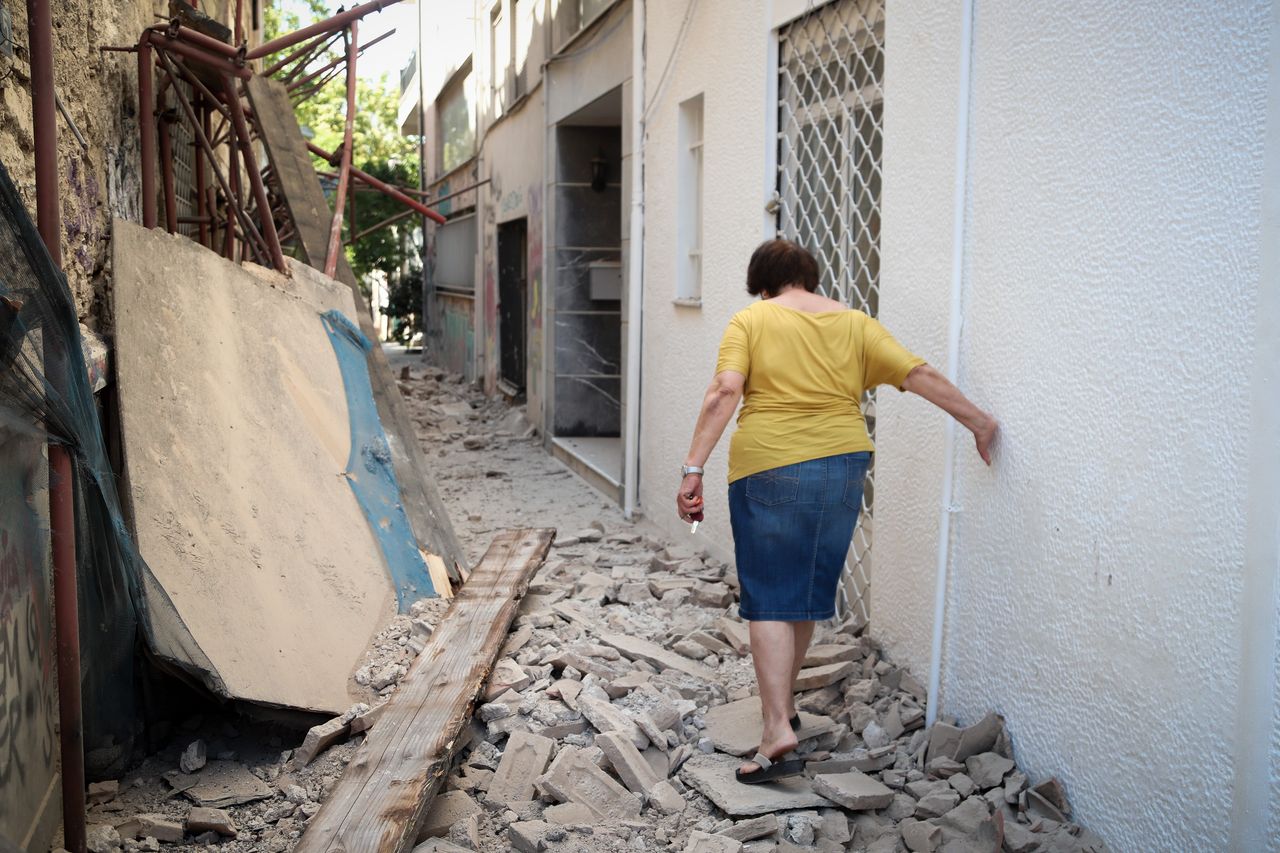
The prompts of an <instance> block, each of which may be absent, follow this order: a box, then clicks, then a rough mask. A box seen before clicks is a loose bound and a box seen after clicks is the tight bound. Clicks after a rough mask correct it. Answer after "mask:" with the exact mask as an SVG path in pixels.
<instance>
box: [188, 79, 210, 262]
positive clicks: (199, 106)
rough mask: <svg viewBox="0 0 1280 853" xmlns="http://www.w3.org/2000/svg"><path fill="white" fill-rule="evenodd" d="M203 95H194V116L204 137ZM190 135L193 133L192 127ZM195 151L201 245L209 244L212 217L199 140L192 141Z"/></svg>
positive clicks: (205, 113) (206, 116)
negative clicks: (206, 195)
mask: <svg viewBox="0 0 1280 853" xmlns="http://www.w3.org/2000/svg"><path fill="white" fill-rule="evenodd" d="M204 101H205V99H204V96H203V95H197V96H196V103H195V108H196V118H197V120H198V121H199V122H200V129H201V131H203V133H204V135H205V138H206V139H207V138H208V137H209V110H208V108H207V107H205V105H204ZM192 135H193V136H194V135H195V130H194V128H193V129H192ZM193 144H194V146H195V151H193V152H192V158H191V159H192V161H193V163H194V164H195V171H196V218H198V219H199V220H200V228H199V230H198V232H197V234H198V236H199V238H200V245H201V246H208V245H209V223H210V222H211V221H212V218H211V217H210V216H209V209H208V199H207V198H206V197H205V194H206V193H207V192H208V189H209V186H208V182H207V181H206V180H205V175H204V149H203V148H201V147H200V143H199V142H195V143H193Z"/></svg>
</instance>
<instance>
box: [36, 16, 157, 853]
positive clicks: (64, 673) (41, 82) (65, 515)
mask: <svg viewBox="0 0 1280 853" xmlns="http://www.w3.org/2000/svg"><path fill="white" fill-rule="evenodd" d="M27 39H28V41H27V48H28V53H29V55H30V61H31V118H32V126H33V136H34V141H35V160H36V224H37V227H38V228H39V230H40V237H41V239H43V240H44V245H45V248H46V249H47V250H48V252H49V257H50V258H51V259H52V260H53V263H54V265H55V266H58V267H61V266H62V243H61V240H62V236H61V235H62V221H61V220H62V216H61V212H60V210H59V203H60V201H59V188H58V186H59V184H58V115H57V103H56V100H55V98H56V95H55V93H54V92H55V90H54V81H53V15H52V13H51V12H50V10H49V0H27ZM146 103H149V101H148V102H146ZM44 352H45V370H46V375H47V376H49V377H50V378H51V379H52V381H53V383H54V385H55V388H56V387H57V386H58V385H59V384H61V385H62V386H63V390H65V380H66V374H67V370H68V369H69V365H68V364H67V361H66V353H65V352H62V351H61V350H59V349H58V348H57V346H56V344H55V339H54V336H53V335H46V336H45V338H44ZM49 539H50V541H51V544H52V550H53V618H54V624H55V626H56V631H57V647H58V739H59V748H60V752H61V760H62V768H61V769H62V826H63V837H64V840H63V845H64V846H65V847H66V848H67V850H69V851H71V853H85V849H86V834H85V807H84V791H85V787H84V727H83V723H84V721H83V717H82V708H81V697H80V613H79V604H78V599H77V595H78V591H77V588H76V587H77V580H78V579H77V578H76V516H75V492H74V489H73V483H72V474H71V456H70V454H69V453H68V451H67V449H66V447H64V446H62V445H60V444H54V443H50V444H49Z"/></svg>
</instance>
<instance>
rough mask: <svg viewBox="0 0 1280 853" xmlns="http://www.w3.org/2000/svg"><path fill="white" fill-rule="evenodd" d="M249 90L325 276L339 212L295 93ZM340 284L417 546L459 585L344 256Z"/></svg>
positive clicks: (443, 516) (401, 408)
mask: <svg viewBox="0 0 1280 853" xmlns="http://www.w3.org/2000/svg"><path fill="white" fill-rule="evenodd" d="M248 90H249V100H250V101H251V102H252V104H253V113H254V118H255V121H256V123H257V126H258V128H259V129H260V130H261V132H262V144H263V146H264V147H265V148H266V149H267V159H268V160H269V161H270V162H271V165H272V167H273V168H274V169H275V172H276V176H277V179H278V184H279V188H280V190H281V193H282V194H283V195H284V202H285V206H286V207H287V208H288V210H289V216H290V217H291V218H292V219H293V222H294V226H295V228H296V230H297V234H298V244H299V247H300V248H301V250H302V252H301V256H302V262H303V263H305V264H306V265H307V266H310V267H312V268H314V269H317V270H323V269H324V257H325V252H326V251H328V246H329V224H330V222H331V221H332V218H333V212H332V211H331V210H330V209H329V202H328V201H327V200H326V199H325V197H324V191H323V190H322V189H321V187H320V176H319V175H317V174H316V170H315V166H314V165H313V164H312V161H311V154H310V153H309V152H308V151H307V141H306V139H305V138H304V137H303V136H302V130H301V128H299V127H298V120H297V118H296V117H295V116H294V114H293V107H292V106H291V105H290V103H289V93H288V91H287V90H286V89H285V87H284V84H283V83H281V82H280V81H278V80H272V79H270V78H266V77H261V76H258V75H254V76H253V77H252V78H251V79H250V80H249V82H248ZM337 279H338V281H340V282H342V283H343V284H345V285H347V287H349V288H351V295H352V297H354V299H355V303H356V318H357V320H358V321H359V323H360V331H362V332H364V335H365V337H367V338H368V339H369V340H371V341H374V342H375V345H374V347H373V351H372V352H370V353H369V381H370V383H371V384H372V385H373V399H374V402H376V403H377V405H378V418H379V419H380V420H381V421H382V428H383V429H384V430H385V431H386V433H387V442H388V443H389V444H390V445H391V460H392V464H393V466H394V468H395V472H396V480H397V481H398V482H399V483H400V492H401V497H402V500H403V501H404V509H405V513H406V514H407V515H408V516H409V523H410V524H411V525H412V526H413V531H414V533H415V534H417V537H418V544H419V546H420V547H421V548H422V549H423V550H424V551H429V552H431V553H433V554H439V555H441V556H442V557H443V558H444V561H445V564H446V565H447V567H448V569H449V574H450V576H451V577H453V578H454V579H455V580H461V579H462V576H463V574H465V572H466V569H467V555H466V551H465V550H464V549H463V547H462V544H461V543H460V542H459V541H458V537H457V534H455V533H454V530H453V524H452V523H451V522H450V521H449V515H448V513H447V512H445V509H444V504H443V503H441V502H440V496H439V494H438V493H437V492H436V488H435V485H434V481H433V480H431V479H429V478H428V476H427V475H428V472H429V469H428V467H427V462H426V459H425V458H424V457H423V454H422V448H421V447H420V446H419V445H418V440H417V436H416V434H415V433H414V429H413V421H412V420H411V419H410V418H409V412H408V410H407V409H406V407H405V405H404V400H403V399H402V398H401V397H400V388H399V386H397V385H396V381H395V377H394V376H393V375H392V374H391V365H390V364H388V363H387V356H386V354H385V353H383V351H382V347H380V346H377V345H376V341H377V340H378V333H377V330H376V329H375V328H374V326H373V315H372V312H370V310H369V303H368V301H367V300H366V299H365V297H364V294H363V293H361V292H360V287H359V285H358V284H357V283H356V277H355V273H353V272H352V271H351V267H350V266H349V265H348V264H347V258H346V255H345V254H344V253H341V252H340V253H339V254H338V272H337Z"/></svg>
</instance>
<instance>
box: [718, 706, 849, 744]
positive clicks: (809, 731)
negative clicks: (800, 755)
mask: <svg viewBox="0 0 1280 853" xmlns="http://www.w3.org/2000/svg"><path fill="white" fill-rule="evenodd" d="M704 719H705V720H706V723H707V728H706V733H707V737H709V738H711V742H712V743H713V744H714V745H715V748H716V749H718V750H720V751H721V752H727V753H729V754H730V755H752V754H754V753H755V751H756V748H757V747H759V746H760V733H761V732H762V731H763V730H764V720H763V719H762V718H761V716H760V698H759V697H758V696H748V697H747V698H745V699H739V700H738V701H736V702H729V703H727V704H725V705H717V706H716V707H714V708H712V709H711V710H709V711H707V713H706V715H705V717H704ZM835 727H836V723H835V721H834V720H832V719H831V718H829V717H819V716H817V715H815V714H810V713H807V712H805V711H801V712H800V729H799V730H798V731H797V732H796V737H797V738H798V739H799V740H800V741H802V742H803V741H805V740H808V739H809V738H814V737H818V736H819V735H823V734H826V733H827V732H830V731H832V730H834V729H835Z"/></svg>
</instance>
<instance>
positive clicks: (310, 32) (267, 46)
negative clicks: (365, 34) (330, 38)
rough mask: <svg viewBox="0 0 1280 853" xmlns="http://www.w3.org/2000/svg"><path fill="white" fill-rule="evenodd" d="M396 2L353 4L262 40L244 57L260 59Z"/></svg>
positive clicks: (383, 1)
mask: <svg viewBox="0 0 1280 853" xmlns="http://www.w3.org/2000/svg"><path fill="white" fill-rule="evenodd" d="M398 2H400V0H371V2H369V3H361V4H360V5H359V6H353V7H351V8H350V9H348V10H347V11H345V12H339V13H338V14H337V15H334V16H333V17H332V18H326V19H325V20H323V21H317V22H316V23H314V24H310V25H309V26H305V27H303V28H301V29H298V30H294V31H293V32H291V33H286V34H285V35H282V36H280V37H279V38H274V39H272V40H271V41H269V42H264V43H263V44H260V45H258V46H257V47H255V48H254V49H253V50H251V51H249V52H248V53H247V54H245V58H246V59H261V58H262V57H264V56H269V55H271V54H273V53H278V52H279V51H282V50H284V49H285V48H289V47H293V46H294V45H295V44H297V43H298V42H302V41H306V40H307V39H309V38H311V37H312V36H315V35H319V34H320V33H331V32H333V31H334V30H340V29H342V28H343V27H345V26H346V25H347V24H349V23H351V22H352V21H358V20H360V19H361V18H363V17H364V16H365V15H368V14H370V13H372V12H377V11H379V10H381V9H384V8H386V7H387V6H392V5H394V4H396V3H398Z"/></svg>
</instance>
